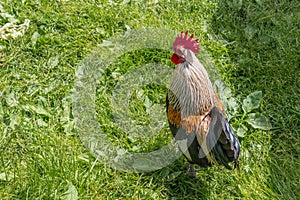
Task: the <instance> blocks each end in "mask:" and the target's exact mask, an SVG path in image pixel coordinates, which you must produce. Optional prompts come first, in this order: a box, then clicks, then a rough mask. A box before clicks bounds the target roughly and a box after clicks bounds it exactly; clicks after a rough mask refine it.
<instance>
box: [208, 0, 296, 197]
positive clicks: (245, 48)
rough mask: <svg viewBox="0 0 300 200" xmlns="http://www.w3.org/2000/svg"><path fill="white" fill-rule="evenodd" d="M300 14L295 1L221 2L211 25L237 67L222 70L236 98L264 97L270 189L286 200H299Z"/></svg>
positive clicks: (227, 67)
mask: <svg viewBox="0 0 300 200" xmlns="http://www.w3.org/2000/svg"><path fill="white" fill-rule="evenodd" d="M299 8H300V3H299V1H296V0H292V1H279V0H277V1H271V0H267V1H259V0H256V1H234V0H230V1H227V0H226V1H225V0H221V1H220V2H219V5H218V9H217V10H216V12H215V14H214V18H213V21H212V22H211V28H212V32H213V33H214V37H215V39H217V40H223V41H224V43H225V45H226V46H227V48H228V49H229V52H228V53H229V57H230V58H231V61H232V63H234V64H232V65H228V66H224V68H223V69H221V71H222V74H224V77H223V78H224V80H225V81H226V82H227V83H230V85H231V86H232V88H233V90H234V91H233V92H235V94H236V95H241V96H242V97H244V96H246V95H247V94H249V93H250V92H253V91H255V90H261V91H263V99H264V100H263V106H262V110H261V112H263V113H264V114H265V115H266V116H268V117H269V118H270V119H271V121H272V124H273V127H274V129H273V130H272V131H271V133H270V134H271V141H270V144H267V145H269V146H270V151H269V156H270V159H269V160H267V161H265V164H266V165H267V167H268V168H269V174H268V183H266V185H267V187H268V189H269V190H270V191H271V193H273V194H275V195H276V196H278V197H279V198H284V199H298V198H300V186H299V176H300V164H299V163H300V162H299V156H298V155H299V153H300V148H299V147H300V106H299V105H300V95H299V94H300V88H299V85H300V78H299V77H300V52H299V32H300V28H299V27H300V26H299V21H300V15H299ZM249 139H250V137H245V138H244V140H249ZM251 139H259V138H253V137H251ZM260 192H263V193H264V192H266V191H260ZM266 193H268V192H266Z"/></svg>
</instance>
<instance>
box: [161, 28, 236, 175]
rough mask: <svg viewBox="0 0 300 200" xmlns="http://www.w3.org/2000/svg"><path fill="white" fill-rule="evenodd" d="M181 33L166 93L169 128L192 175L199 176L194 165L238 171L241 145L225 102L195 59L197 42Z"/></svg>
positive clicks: (177, 39)
mask: <svg viewBox="0 0 300 200" xmlns="http://www.w3.org/2000/svg"><path fill="white" fill-rule="evenodd" d="M193 37H194V34H191V36H189V34H188V31H186V32H185V33H184V32H181V34H179V35H178V36H177V37H176V39H175V41H174V44H173V47H172V50H173V52H174V53H173V56H172V58H171V61H172V62H173V63H174V64H175V65H176V67H175V71H174V73H173V76H172V79H171V81H170V86H169V90H168V94H167V100H166V106H167V107H166V108H167V116H168V121H169V127H170V129H171V132H172V134H173V136H174V138H175V140H176V143H177V145H178V147H179V149H180V151H181V152H182V153H183V155H184V156H185V157H186V158H187V160H188V161H189V163H190V165H189V170H188V171H189V173H190V176H192V177H195V176H196V170H195V169H194V164H197V165H200V166H201V167H209V166H212V165H213V164H221V165H224V166H225V167H226V168H228V169H232V167H231V166H230V165H229V163H230V162H232V161H233V162H234V167H235V168H238V165H239V164H238V157H239V153H240V143H239V141H238V138H237V137H236V136H235V134H234V132H233V130H232V128H231V126H230V124H229V122H228V119H227V118H226V115H225V112H224V109H223V107H222V103H221V101H220V99H219V98H218V95H217V94H216V93H215V92H214V90H213V86H212V83H211V81H210V79H209V76H208V74H207V71H206V70H205V68H204V67H203V65H202V64H201V63H200V62H199V60H198V59H197V57H196V55H195V54H196V53H198V52H199V50H200V45H199V43H198V39H193Z"/></svg>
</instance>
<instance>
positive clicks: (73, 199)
mask: <svg viewBox="0 0 300 200" xmlns="http://www.w3.org/2000/svg"><path fill="white" fill-rule="evenodd" d="M62 199H64V200H77V199H78V192H77V189H76V188H75V186H74V185H73V184H72V183H71V182H68V190H67V191H66V192H65V193H64V194H63V198H62Z"/></svg>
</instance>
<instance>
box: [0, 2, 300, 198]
mask: <svg viewBox="0 0 300 200" xmlns="http://www.w3.org/2000/svg"><path fill="white" fill-rule="evenodd" d="M23 2H24V3H22V1H9V0H4V1H3V2H2V3H0V4H1V5H2V6H3V9H4V10H5V11H6V12H7V13H9V14H11V15H13V16H14V17H15V18H16V19H18V20H19V22H18V24H21V23H23V22H24V21H25V19H29V20H30V21H31V22H30V25H29V28H28V30H26V32H25V34H24V35H23V36H20V37H17V38H15V39H8V40H0V46H1V48H0V77H1V78H0V79H1V84H0V199H63V198H65V197H68V195H65V194H66V192H67V191H68V189H69V191H70V189H72V188H73V187H75V189H76V190H77V192H78V197H79V199H299V198H300V160H299V155H298V154H299V152H300V149H299V147H300V107H299V105H300V96H299V93H300V87H299V85H300V65H299V64H300V52H299V32H300V30H299V29H300V28H299V27H300V26H299V22H300V15H299V13H300V5H299V2H298V1H297V0H291V1H287V0H276V1H271V0H266V1H259V0H255V1H233V0H231V1H225V0H220V1H217V0H215V1H208V0H207V1H206V0H205V1H186V2H180V1H170V2H167V1H159V2H158V3H149V2H154V1H147V2H146V1H145V2H140V1H138V2H140V3H134V2H133V1H130V2H129V1H128V2H127V1H124V2H125V3H124V4H122V3H121V2H123V1H115V2H116V3H115V4H114V3H110V2H109V1H107V2H106V1H100V2H98V1H83V0H81V1H64V0H61V1H26V0H25V1H23ZM111 2H112V1H111ZM126 2H127V3H126ZM129 13H130V14H129ZM7 22H8V19H7V18H4V17H0V26H3V25H4V24H5V23H7ZM128 27H130V28H131V29H136V28H140V27H157V28H160V27H164V28H168V27H169V28H170V29H175V30H185V29H189V30H190V31H191V32H195V33H196V36H199V37H200V43H201V45H202V47H204V48H205V49H206V50H207V52H209V55H210V56H211V57H212V60H213V62H214V63H215V65H216V66H217V67H218V68H219V70H220V72H221V76H222V78H223V81H224V82H225V83H226V85H228V86H229V88H230V89H231V90H232V93H233V94H234V96H235V97H236V99H238V100H239V101H242V99H244V98H245V97H246V96H247V95H248V94H250V93H251V92H254V91H256V90H261V91H262V93H263V102H262V105H261V107H260V108H259V112H261V113H262V114H264V115H265V116H267V117H268V118H269V119H270V120H271V122H272V125H273V130H271V131H261V130H256V129H253V128H251V127H248V128H249V130H248V132H247V133H246V135H245V137H243V138H241V143H242V153H241V159H240V163H241V170H240V172H238V171H237V170H235V171H228V170H226V169H224V168H223V167H218V166H215V167H212V168H209V169H205V170H202V171H200V172H199V173H198V174H197V176H198V178H197V179H190V178H189V177H188V175H187V173H186V168H187V164H188V163H187V161H186V160H185V159H184V158H180V159H179V160H177V161H175V162H174V163H172V164H171V165H169V166H167V167H165V168H163V169H161V170H157V171H154V172H148V173H134V172H120V171H117V170H115V169H112V168H110V167H109V166H107V165H105V164H103V163H101V162H97V160H96V158H95V157H93V156H92V155H91V154H90V153H89V152H88V150H86V149H85V147H84V145H83V144H82V143H81V140H80V138H79V136H78V133H77V132H76V130H75V129H74V128H73V116H72V103H71V98H70V95H71V90H72V88H73V86H74V83H75V71H76V68H77V66H78V64H79V63H80V62H81V61H82V60H83V59H84V58H85V57H87V56H88V55H90V53H91V52H93V51H94V50H95V49H97V45H99V44H101V43H102V41H103V40H107V39H109V38H110V37H112V36H115V35H118V34H121V33H123V32H125V31H126V30H127V28H128ZM36 32H38V34H39V37H37V38H36V39H35V37H33V36H34V34H35V33H36ZM169 56H170V52H168V51H161V50H156V49H150V50H149V49H148V50H147V49H146V50H143V51H137V52H132V53H127V54H125V55H121V57H120V58H119V59H118V60H117V62H116V63H115V64H113V65H112V67H111V68H110V69H109V70H106V71H105V76H104V77H102V79H101V80H100V81H99V84H98V87H97V88H98V99H97V100H96V107H97V111H98V113H99V114H98V120H99V121H100V122H101V123H102V130H104V131H105V133H107V135H108V136H109V139H110V141H111V142H112V143H113V144H121V145H122V146H123V147H126V148H128V149H130V148H131V149H132V151H135V150H136V147H138V150H139V151H142V152H148V151H149V150H153V149H155V148H159V147H160V146H162V145H163V144H165V142H166V140H168V141H169V140H170V138H171V136H170V135H171V133H170V132H169V130H168V129H167V126H165V127H164V128H163V129H162V130H161V132H160V134H158V135H156V136H155V137H154V138H152V139H149V140H147V142H144V141H145V140H140V139H137V140H133V139H130V138H128V137H127V135H126V132H124V130H122V129H121V130H120V128H118V127H115V126H113V125H112V123H111V121H112V118H113V116H112V113H111V109H110V107H109V106H110V103H109V100H110V98H111V93H112V89H113V88H114V86H115V84H116V83H117V78H116V76H117V77H118V76H120V75H123V74H125V73H126V72H128V71H130V70H131V69H134V67H136V66H139V65H141V64H143V63H148V62H153V61H155V62H161V63H164V64H166V65H169V66H170V67H172V64H171V63H170V62H169V60H168V59H169ZM113 72H115V73H113ZM143 91H144V93H143V96H142V97H139V95H138V94H134V95H133V96H132V97H131V99H130V101H131V102H132V105H131V107H130V110H131V111H132V113H131V116H132V117H133V118H136V120H137V121H138V123H139V124H149V123H150V122H149V120H151V119H149V116H148V115H147V113H146V112H145V110H146V108H145V105H144V103H143V101H145V97H146V96H147V98H149V99H150V100H151V101H152V102H155V103H157V104H161V105H163V103H164V95H165V92H166V89H165V88H163V87H158V86H155V85H152V86H151V85H150V86H147V87H144V88H143ZM101 94H102V95H101ZM105 94H106V95H105ZM141 101H142V102H141Z"/></svg>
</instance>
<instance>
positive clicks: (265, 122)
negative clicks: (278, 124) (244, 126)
mask: <svg viewBox="0 0 300 200" xmlns="http://www.w3.org/2000/svg"><path fill="white" fill-rule="evenodd" d="M246 120H247V122H248V123H249V124H250V125H251V126H252V127H254V128H259V129H262V130H270V129H271V128H272V125H271V123H270V122H269V119H268V118H267V117H266V116H264V115H262V114H260V113H249V114H248V118H247V119H246Z"/></svg>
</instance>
